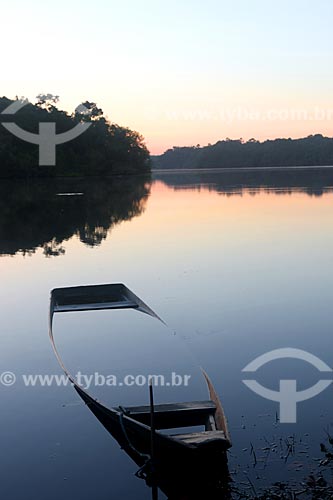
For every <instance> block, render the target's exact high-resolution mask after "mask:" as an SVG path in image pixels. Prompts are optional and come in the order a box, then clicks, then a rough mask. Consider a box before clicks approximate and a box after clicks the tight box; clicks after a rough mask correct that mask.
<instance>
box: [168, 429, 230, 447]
mask: <svg viewBox="0 0 333 500" xmlns="http://www.w3.org/2000/svg"><path fill="white" fill-rule="evenodd" d="M170 437H172V438H173V439H177V440H178V441H182V442H183V443H186V444H189V445H193V446H197V447H200V448H201V447H209V446H214V445H216V443H217V442H219V443H220V444H221V441H222V443H225V449H227V448H230V442H229V440H228V439H226V437H225V434H224V432H223V431H203V432H191V433H189V434H172V435H171V436H170Z"/></svg>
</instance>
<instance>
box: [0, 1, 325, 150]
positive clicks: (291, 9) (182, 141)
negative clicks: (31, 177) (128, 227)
mask: <svg viewBox="0 0 333 500" xmlns="http://www.w3.org/2000/svg"><path fill="white" fill-rule="evenodd" d="M1 14H2V15H1V30H0V40H1V47H2V51H1V63H2V67H1V70H0V71H1V79H0V83H1V90H0V95H1V96H2V95H5V96H7V97H9V98H14V97H15V96H16V95H18V96H25V97H28V98H29V99H30V100H32V101H33V100H34V98H35V96H36V95H37V94H39V93H52V94H56V95H59V96H60V102H59V107H60V108H62V109H66V110H67V111H70V112H71V111H73V110H74V109H75V107H76V106H77V105H78V104H80V103H81V102H82V101H85V100H90V101H94V102H96V103H97V104H98V105H99V107H101V108H102V109H103V110H104V113H105V114H106V116H107V117H108V118H109V119H110V120H111V121H113V122H115V123H118V124H120V125H123V126H128V127H130V128H131V129H134V130H137V131H139V132H140V133H141V134H143V136H144V137H145V139H146V143H147V145H148V148H149V149H150V151H151V153H152V154H160V153H162V152H163V151H165V150H166V149H168V148H170V147H173V146H191V145H197V144H200V145H202V146H204V145H206V144H208V143H212V144H214V143H215V142H216V141H218V140H221V139H223V138H226V137H229V138H232V139H238V138H243V139H244V140H248V139H250V138H252V137H254V138H256V139H258V140H265V139H269V138H276V137H292V138H297V137H304V136H307V135H310V134H315V133H322V134H324V135H328V136H333V126H332V125H333V93H332V89H333V64H332V54H333V37H332V34H331V33H332V28H331V26H332V22H333V2H332V1H331V0H316V1H308V0H292V1H291V0H288V1H286V0H280V1H279V2H272V1H271V2H268V1H267V0H265V1H264V0H251V1H249V0H234V1H232V2H231V1H230V0H229V1H226V0H206V1H205V2H203V1H202V0H200V1H199V0H177V1H176V0H168V2H165V1H163V2H162V1H159V0H154V1H153V0H141V1H140V2H139V1H134V0H127V1H126V2H119V1H115V0H95V1H94V2H92V1H89V2H88V1H86V0H80V1H78V0H66V1H65V0H57V2H51V1H48V0H43V1H42V0H30V1H29V2H27V1H26V0H25V1H24V0H23V1H22V0H21V1H20V0H11V1H10V2H6V4H4V5H3V6H2V9H1Z"/></svg>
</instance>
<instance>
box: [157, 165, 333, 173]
mask: <svg viewBox="0 0 333 500" xmlns="http://www.w3.org/2000/svg"><path fill="white" fill-rule="evenodd" d="M330 168H332V169H333V165H316V166H289V167H286V166H283V167H218V168H152V169H151V173H152V174H154V173H156V174H165V173H170V174H175V173H182V174H183V173H193V172H206V173H214V172H238V171H240V172H249V171H250V172H255V171H257V170H260V171H262V170H264V171H265V170H322V169H330Z"/></svg>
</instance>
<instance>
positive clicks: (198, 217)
mask: <svg viewBox="0 0 333 500" xmlns="http://www.w3.org/2000/svg"><path fill="white" fill-rule="evenodd" d="M332 186H333V171H332V170H329V169H323V170H311V169H310V170H309V169H307V170H306V171H304V172H301V171H299V169H298V170H297V171H295V170H291V171H287V170H283V171H267V172H266V171H260V172H257V173H253V171H246V172H239V173H236V172H216V173H214V172H213V173H212V172H207V173H203V172H200V173H199V172H191V173H184V172H180V173H164V174H161V173H158V174H155V176H154V177H153V179H150V178H144V177H133V178H127V179H122V178H115V179H112V180H108V181H98V180H91V179H90V180H81V181H78V180H72V181H61V180H58V181H56V182H54V181H52V182H51V183H50V182H47V181H43V182H38V183H32V182H29V183H26V182H19V183H12V182H2V183H1V187H0V191H1V197H0V204H1V212H0V253H1V258H0V267H1V278H2V286H1V287H0V301H1V320H0V324H1V371H7V370H8V371H11V372H13V373H15V375H16V376H17V383H16V384H15V385H13V386H12V387H4V386H1V387H0V392H1V400H2V412H1V417H0V418H1V427H0V429H1V430H0V436H1V444H2V450H3V453H2V454H1V458H0V466H1V470H2V490H3V491H4V493H5V497H6V499H7V500H11V499H13V500H14V499H15V500H23V499H24V500H25V499H26V498H27V497H29V498H41V497H45V498H48V500H52V499H59V498H63V499H73V498H80V499H82V500H84V499H88V498H91V497H92V496H93V497H94V498H97V499H99V498H100V499H102V498H105V497H106V496H108V497H109V498H115V499H116V498H126V499H136V500H138V499H145V498H147V499H148V498H150V497H151V493H150V490H149V489H148V488H147V487H146V486H145V484H144V482H143V481H141V480H139V479H138V478H136V477H135V476H134V473H135V472H136V467H135V464H133V462H131V460H130V459H129V458H128V457H127V456H126V455H125V454H124V452H122V451H121V450H120V449H119V447H118V445H117V443H115V442H114V441H113V440H112V438H111V437H110V436H109V435H108V434H107V433H106V431H105V430H104V429H103V427H102V426H101V425H100V424H99V423H98V422H97V421H96V420H95V419H94V417H93V415H92V414H91V413H90V412H89V411H88V409H87V408H86V407H85V406H84V405H83V404H82V403H81V402H80V401H79V399H78V396H77V395H76V393H75V392H74V391H73V389H72V388H71V387H54V386H52V387H44V388H41V387H38V386H37V387H34V388H31V387H30V388H26V387H24V384H23V381H22V379H21V376H22V374H30V373H32V374H46V373H51V374H53V373H54V374H60V373H61V370H60V368H59V366H58V364H57V361H56V359H55V357H54V355H53V352H52V350H51V346H50V342H49V339H48V334H47V314H48V300H49V293H50V290H51V289H53V288H55V287H60V286H72V285H81V284H98V283H113V282H115V283H116V282H120V283H125V284H126V285H127V286H128V287H129V288H130V289H131V290H133V291H134V292H135V293H136V294H137V295H138V296H139V297H141V298H142V299H143V300H144V301H145V302H146V303H147V304H148V305H149V306H150V307H152V308H153V309H154V310H155V311H156V312H157V313H158V314H159V316H161V317H162V318H163V319H164V321H165V322H166V323H167V325H168V329H167V330H165V331H164V329H161V327H160V326H158V327H157V326H155V324H153V323H149V325H148V323H144V320H143V319H142V318H141V317H140V318H138V316H137V315H136V313H133V314H129V313H128V314H127V315H125V316H124V315H121V314H120V313H115V315H114V314H113V313H112V312H110V311H108V312H103V313H81V314H79V315H68V316H66V317H64V318H63V317H61V318H59V320H58V319H57V324H56V329H57V334H58V339H59V348H61V351H62V353H63V354H64V357H65V358H66V362H68V363H69V364H70V365H71V367H72V368H73V371H74V372H75V371H77V370H82V372H87V373H93V372H94V371H96V370H97V371H100V372H102V373H115V374H118V375H119V374H122V375H124V374H126V373H133V374H140V373H141V374H148V373H151V372H152V371H153V372H154V373H156V372H159V373H163V374H165V375H166V376H167V375H168V374H170V373H171V372H172V371H176V372H178V373H181V374H185V373H189V374H191V377H192V378H191V383H190V385H189V386H188V387H187V388H185V387H177V388H172V389H171V388H170V387H169V388H168V387H163V388H156V389H155V391H156V400H157V401H158V402H162V401H181V400H192V399H195V400H196V399H206V398H207V392H206V387H205V384H204V381H203V379H202V377H201V374H200V368H199V367H200V366H203V367H204V368H205V369H206V371H207V372H208V373H209V375H210V377H211V379H212V380H213V382H214V385H215V387H216V389H217V391H218V393H219V395H220V397H221V400H222V402H223V405H224V408H225V412H226V414H227V417H228V420H229V425H230V431H231V434H232V438H233V448H232V450H231V453H230V470H231V472H232V473H233V474H234V475H235V476H234V477H235V478H236V481H240V482H246V481H247V479H246V478H247V476H250V477H251V481H253V482H254V483H255V484H256V485H257V487H258V488H259V487H260V486H261V485H264V484H268V483H271V482H273V481H277V480H281V479H285V478H286V477H289V478H291V479H292V480H297V478H298V477H299V478H301V477H303V476H304V475H306V474H307V473H308V472H309V471H311V470H312V469H313V468H315V467H316V466H317V463H318V462H316V460H315V459H316V458H318V459H319V458H321V454H320V448H319V444H320V442H322V441H324V440H325V439H326V431H328V432H330V431H332V425H333V424H332V423H333V419H332V416H331V397H332V388H329V389H327V390H326V391H324V392H323V393H321V394H320V395H319V396H317V397H316V398H313V399H311V400H309V401H306V402H303V403H300V404H299V405H298V419H297V423H296V424H281V423H280V422H279V421H278V414H277V412H278V405H277V403H275V402H272V401H268V400H265V399H262V398H261V397H259V396H257V395H256V394H254V393H252V392H251V391H250V390H249V389H248V388H247V387H245V385H244V384H243V383H242V379H243V378H244V374H243V373H242V368H243V367H244V366H245V365H246V364H247V363H249V362H250V361H252V360H253V359H254V358H255V357H257V356H259V355H260V354H263V353H265V352H267V351H270V350H272V349H277V348H282V347H294V348H298V349H304V350H306V351H309V352H310V353H312V354H314V355H316V356H318V357H319V358H321V359H322V360H323V361H325V362H326V363H328V364H329V365H333V356H332V343H331V335H332V331H333V328H332V327H333V316H332V285H333V266H332V264H333V232H332V223H333V189H332ZM281 378H284V379H297V380H298V384H299V389H303V388H306V387H309V386H311V385H313V384H314V383H316V382H317V381H318V380H319V379H320V378H325V377H323V376H322V375H320V374H319V373H318V371H317V370H316V369H315V368H313V367H311V366H310V365H308V364H305V363H303V362H301V361H292V360H284V361H276V362H274V363H272V364H271V365H266V367H262V368H261V369H260V371H259V372H258V374H257V375H256V379H257V380H258V381H259V382H260V383H262V384H263V385H265V386H267V387H270V388H273V389H277V388H278V384H279V380H280V379H281ZM94 391H95V393H96V395H97V396H98V397H99V396H101V397H103V398H104V399H105V400H107V402H108V404H110V405H118V404H128V405H130V404H140V403H141V404H145V403H146V402H147V399H148V393H147V388H146V387H140V388H137V387H132V388H129V387H126V388H124V389H123V388H121V387H115V388H100V387H96V388H94V389H93V390H92V392H93V393H94ZM288 440H289V441H288ZM290 440H292V442H293V444H294V445H295V450H294V451H295V453H294V454H293V453H291V454H289V455H288V443H289V442H290ZM267 443H269V445H267ZM272 443H277V444H278V446H277V447H275V448H274V446H273V449H274V451H272ZM253 450H255V458H254V454H253ZM251 451H252V453H251ZM287 455H288V457H287V459H286V456H287ZM255 462H257V463H255ZM254 465H255V466H254Z"/></svg>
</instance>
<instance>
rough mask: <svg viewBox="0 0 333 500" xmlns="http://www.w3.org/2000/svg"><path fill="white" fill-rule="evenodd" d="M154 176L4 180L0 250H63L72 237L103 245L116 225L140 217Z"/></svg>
mask: <svg viewBox="0 0 333 500" xmlns="http://www.w3.org/2000/svg"><path fill="white" fill-rule="evenodd" d="M150 187H151V180H150V176H126V177H125V176H124V177H122V176H117V177H113V178H104V179H100V178H98V179H96V178H85V179H48V180H39V181H36V180H34V181H32V180H31V181H1V184H0V254H1V255H15V254H17V253H22V254H24V255H26V254H33V253H35V252H36V250H37V249H38V248H42V249H43V253H44V255H45V257H51V256H58V255H62V254H64V253H65V248H64V246H63V243H64V242H65V241H66V240H69V239H70V238H72V237H73V236H77V237H78V238H79V240H80V241H81V242H82V243H83V244H85V245H88V246H96V245H100V244H101V242H102V241H103V240H105V239H106V238H107V236H108V233H109V232H110V229H112V228H113V227H114V226H115V225H117V224H119V223H120V222H122V221H125V220H130V219H132V218H133V217H136V216H139V215H140V214H142V213H143V211H144V210H145V205H146V201H147V198H148V196H149V193H150Z"/></svg>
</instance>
